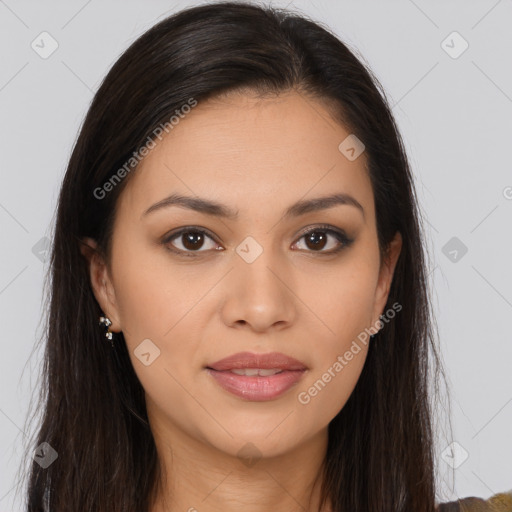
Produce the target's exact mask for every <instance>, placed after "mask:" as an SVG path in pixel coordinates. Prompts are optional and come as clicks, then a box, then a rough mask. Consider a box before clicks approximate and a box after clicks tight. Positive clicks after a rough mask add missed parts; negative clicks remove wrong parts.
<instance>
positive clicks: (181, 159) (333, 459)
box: [27, 3, 442, 512]
mask: <svg viewBox="0 0 512 512" xmlns="http://www.w3.org/2000/svg"><path fill="white" fill-rule="evenodd" d="M277 199H279V201H277ZM420 228H421V226H420V218H419V211H418V206H417V203H416V197H415V193H414V187H413V179H412V176H411V172H410V169H409V164H408V161H407V157H406V154H405V152H404V148H403V143H402V140H401V137H400V135H399V133H398V130H397V128H396V125H395V122H394V120H393V117H392V115H391V112H390V109H389V106H388V105H387V102H386V100H385V95H384V93H383V91H382V87H381V86H380V84H379V83H378V81H377V80H376V79H375V77H373V76H372V74H371V72H370V71H369V70H368V69H366V68H365V67H364V66H363V65H362V64H361V63H360V62H359V60H358V59H357V58H356V57H355V56H354V55H353V53H352V52H351V51H350V50H349V49H348V48H347V46H346V45H344V44H343V43H342V42H340V41H339V40H338V39H337V38H336V37H335V36H334V35H333V34H331V33H330V32H329V31H328V30H327V29H325V28H322V27H321V26H319V25H318V24H315V23H314V22H312V21H310V20H308V19H306V18H304V17H302V16H298V15H295V14H292V13H289V12H286V11H278V10H273V9H270V8H261V7H257V6H254V5H245V4H238V3H212V4H209V5H203V6H201V7H195V8H191V9H188V10H185V11H182V12H180V13H178V14H176V15H174V16H171V17H169V18H167V19H165V20H164V21H162V22H160V23H158V24H157V25H156V26H154V27H153V28H151V29H150V30H149V31H148V32H146V33H145V34H144V35H143V36H142V37H140V38H139V39H138V40H137V41H135V43H134V44H133V45H132V46H131V47H130V48H129V49H128V50H127V51H126V52H125V53H124V54H123V55H122V56H121V57H120V58H119V60H118V61H117V62H116V63H115V64H114V66H113V67H112V69H111V71H110V72H109V73H108V75H107V77H106V78H105V80H104V82H103V83H102V85H101V87H100V89H99V91H98V92H97V94H96V96H95V98H94V101H93V103H92V105H91V107H90V109H89V112H88V114H87V117H86V119H85V121H84V124H83V127H82V129H81V132H80V135H79V137H78V140H77V142H76V145H75V148H74V151H73V154H72V156H71V159H70V162H69V166H68V169H67V172H66V176H65V178H64V182H63V184H62V189H61V193H60V197H59V204H58V212H57V220H56V225H55V236H54V244H53V250H52V258H51V272H52V276H51V277H52V283H51V287H52V288H51V303H50V315H49V322H48V332H47V342H46V353H45V368H44V378H45V382H46V387H45V390H46V396H45V399H44V402H43V403H44V405H43V407H44V411H43V412H44V414H43V421H42V424H41V426H40V429H39V431H38V435H37V441H36V443H35V444H34V446H37V447H38V448H37V450H36V452H37V453H38V456H36V457H34V458H35V462H38V463H37V464H36V463H34V464H33V466H32V470H31V473H30V475H29V482H28V486H27V492H28V510H29V511H36V510H48V511H49V510H51V511H58V512H62V511H65V510H78V509H80V510H95V511H96V510H97V511H102V512H103V511H109V512H111V511H149V512H163V511H170V510H173V511H174V510H188V511H189V512H192V511H195V510H197V511H201V512H202V511H213V510H223V511H227V510H235V509H237V510H238V509H239V507H240V506H241V505H243V506H244V508H245V510H251V511H262V510H265V511H266V510H286V511H295V510H297V511H298V510H308V511H322V512H327V511H331V512H335V511H336V512H338V511H361V512H362V511H382V512H384V511H386V512H389V511H413V510H414V511H415V512H423V511H425V512H426V511H429V512H431V511H433V510H434V509H435V506H436V503H435V485H434V455H433V443H434V439H433V430H432V426H431V422H432V411H431V405H432V404H431V401H430V398H431V397H430V395H429V393H428V382H429V379H433V380H434V382H436V383H437V382H438V380H439V377H440V375H441V374H442V369H441V366H440V364H439V362H438V359H437V358H438V356H437V351H436V346H435V342H434V339H435V336H434V328H433V325H432V321H431V310H430V303H429V300H428V294H427V283H426V280H427V272H428V270H427V268H426V262H425V259H424V247H423V243H422V237H421V229H420Z"/></svg>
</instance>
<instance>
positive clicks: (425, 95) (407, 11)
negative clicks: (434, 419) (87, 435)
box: [0, 0, 512, 512]
mask: <svg viewBox="0 0 512 512" xmlns="http://www.w3.org/2000/svg"><path fill="white" fill-rule="evenodd" d="M198 3H200V2H190V1H185V0H182V1H167V2H164V1H153V2H142V1H123V2H121V1H103V2H100V1H98V0H89V1H86V0H82V1H67V2H65V3H64V2H50V1H45V2H43V1H37V2H36V1H32V2H29V1H15V0H0V54H1V59H2V60H1V63H2V65H1V67H0V111H1V122H0V141H1V142H0V144H1V155H2V160H1V164H0V172H1V188H0V225H1V235H2V236H1V240H2V242H1V243H2V251H1V266H0V317H1V328H2V336H3V337H2V356H3V357H0V376H1V377H0V378H1V385H0V434H1V435H0V468H1V476H0V511H1V512H6V511H13V510H15V511H17V510H21V503H19V502H18V501H14V497H15V496H14V491H13V489H12V486H13V483H14V482H13V477H14V473H15V470H16V469H17V466H18V464H19V461H20V456H21V450H22V447H23V443H24V442H26V440H27V439H28V435H29V432H26V431H24V428H25V427H24V425H25V418H26V414H27V410H28V407H29V400H30V392H31V389H32V388H33V387H34V386H36V385H37V381H36V376H37V372H38V369H39V364H40V360H41V354H40V353H38V352H34V353H33V354H32V356H31V352H32V350H33V346H34V343H35V341H36V339H37V337H38V336H39V335H40V334H41V323H40V320H41V315H42V313H43V311H44V304H43V302H42V299H43V295H42V294H43V277H44V273H45V272H46V270H47V263H46V262H45V261H44V256H45V245H44V244H45V242H44V237H47V236H49V235H50V225H51V223H52V222H53V213H54V208H55V205H56V199H57V194H58V190H59V187H60V182H61V180H62V177H63V173H64V170H65V167H66V163H67V160H68V158H69V155H70V151H71V148H72V145H73V143H74V140H75V138H76V135H77V131H78V129H79V126H80V123H81V121H82V119H83V116H84V114H85V112H86V110H87V108H88V106H89V103H90V101H91V99H92V96H93V93H94V92H95V91H96V89H97V87H98V85H99V83H100V81H101V80H102V78H103V77H104V75H105V74H106V73H107V71H108V69H109V68H110V67H111V65H112V64H113V62H114V61H115V60H116V59H117V57H118V56H119V55H120V53H121V52H122V51H123V50H124V49H125V48H126V47H127V46H128V45H129V44H130V43H131V42H133V41H134V40H135V38H136V37H137V36H139V35H140V34H141V33H142V32H144V31H145V30H147V29H148V28H150V27H151V26H152V25H153V24H154V23H155V22H157V21H159V20H161V19H162V18H163V17H165V16H167V15H168V14H170V13H171V12H174V11H176V10H179V9H181V8H185V7H188V6H190V5H192V4H194V5H195V4H198ZM272 3H273V4H274V5H278V6H285V5H290V7H297V8H299V9H301V10H302V11H303V12H305V13H307V14H309V15H311V16H312V17H313V18H315V19H316V20H318V21H322V22H324V23H326V24H328V25H329V26H330V27H332V29H333V30H334V31H335V32H336V33H337V34H338V36H339V37H340V38H341V39H342V40H343V41H344V42H345V43H347V44H349V45H350V46H351V47H352V48H353V49H357V50H358V52H359V54H360V56H361V55H362V58H363V59H364V61H366V63H367V64H369V65H370V67H371V68H372V70H373V71H374V73H375V74H376V76H377V77H378V79H379V80H380V81H381V83H382V84H383V86H384V87H385V89H386V92H387V94H388V96H389V98H390V101H391V104H392V105H394V106H393V112H394V115H395V117H396V119H397V122H398V124H399V128H400V130H401V132H402V135H403V137H404V140H405V143H406V148H407V151H408V154H409V156H410V159H411V164H412V167H413V170H414V174H415V177H416V186H417V190H418V194H419V199H420V203H421V209H422V211H423V214H424V216H425V219H426V227H427V231H426V238H427V244H428V246H429V253H430V260H431V261H430V275H429V276H430V284H431V287H432V289H433V297H434V309H435V312H436V316H437V323H438V327H439V334H440V341H441V349H442V355H443V359H444V363H445V367H446V370H447V374H448V376H449V384H450V389H451V396H452V419H453V422H452V426H453V439H452V438H451V437H449V432H448V431H447V430H446V424H447V416H446V414H443V413H442V412H441V413H440V414H439V416H438V418H439V419H438V422H439V429H440V431H441V434H442V435H441V437H443V435H444V436H445V438H444V439H441V438H440V439H439V440H438V446H437V451H436V453H437V457H438V469H437V474H438V481H439V499H442V500H448V499H455V498H457V497H463V496H468V495H474V496H481V497H488V496H490V495H491V494H492V493H494V492H498V491H505V490H508V489H511V488H512V435H511V432H512V429H511V425H512V375H511V371H510V367H511V365H510V362H511V356H512V344H511V340H512V334H511V320H512V273H511V270H510V262H511V261H512V243H511V235H512V230H511V220H512V167H511V163H510V146H511V143H512V138H511V134H512V66H511V64H512V59H511V56H512V31H511V30H510V26H511V23H512V1H511V0H499V1H496V0H488V1H487V0H486V1H472V2H468V1H449V2H441V1H437V2H428V1H426V0H414V1H413V0H396V1H387V2H377V1H374V2H370V1H361V0H358V1H347V0H342V1H336V0H304V1H302V0H294V1H293V2H289V1H288V0H287V1H283V2H278V1H275V2H272ZM43 31H47V32H48V33H50V34H51V36H52V37H53V38H54V39H55V40H56V41H57V43H58V45H59V46H58V49H57V50H56V51H55V52H54V53H53V54H52V55H51V56H49V57H48V58H47V59H43V58H41V57H40V55H39V54H38V53H36V51H34V50H33V49H32V47H31V43H32V42H33V41H34V40H35V42H36V43H38V41H39V45H40V46H42V43H40V37H38V36H39V35H40V34H41V32H43ZM454 31H457V32H458V33H459V34H460V35H461V36H462V38H463V40H465V41H467V43H468V44H469V47H468V48H467V50H466V51H464V52H463V53H462V54H461V55H459V56H457V58H454V56H456V54H457V53H458V52H460V50H461V49H463V44H464V42H463V40H462V39H457V37H458V36H453V35H452V36H450V34H452V32H454ZM448 36H449V37H448ZM447 37H448V39H447ZM445 40H446V42H445V43H444V44H443V43H442V42H443V41H445ZM36 43H35V44H36ZM45 48H47V49H48V48H49V43H48V40H46V43H45ZM450 53H451V55H450ZM454 237H455V238H454ZM41 239H43V241H42V242H41ZM34 247H35V249H34ZM464 247H466V248H467V252H466V253H465V254H464V253H463V252H464ZM454 251H456V253H455V252H454ZM451 441H456V442H457V443H458V445H460V447H458V446H457V447H455V448H453V449H452V452H451V457H452V458H450V453H449V451H446V448H447V444H448V443H449V442H451ZM466 453H467V459H466V460H463V459H464V457H465V454H466ZM461 460H463V462H462V463H461ZM453 466H456V467H455V468H453Z"/></svg>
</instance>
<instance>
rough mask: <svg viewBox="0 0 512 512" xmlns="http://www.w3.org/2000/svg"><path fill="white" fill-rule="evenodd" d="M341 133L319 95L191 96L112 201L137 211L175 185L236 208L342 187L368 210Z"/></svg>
mask: <svg viewBox="0 0 512 512" xmlns="http://www.w3.org/2000/svg"><path fill="white" fill-rule="evenodd" d="M349 135H350V132H349V131H348V130H347V128H345V127H343V126H342V125H340V124H339V123H337V122H335V121H334V120H333V119H332V118H331V117H330V115H329V113H328V111H327V110H326V108H325V107H324V106H323V105H322V104H321V103H319V102H317V101H315V100H313V99H311V98H309V97H306V96H304V95H303V94H301V93H297V92H290V93H286V94H281V95H279V96H277V97H272V98H265V99H261V98H256V97H255V96H253V95H250V94H238V93H237V94H230V95H227V96H223V97H222V98H215V99H213V100H210V101H207V102H204V103H199V104H198V105H197V106H195V107H194V108H192V109H191V110H190V111H189V113H187V114H183V115H182V117H180V119H179V122H178V123H177V124H175V125H174V127H173V128H172V130H171V131H170V133H169V134H167V135H165V137H163V139H162V140H161V141H159V140H158V139H155V142H156V145H155V147H154V148H153V149H152V150H151V151H150V152H149V154H148V155H147V156H146V157H145V158H144V160H143V161H142V162H141V163H140V164H139V166H138V168H137V169H136V170H135V171H134V174H133V175H132V176H130V181H129V183H127V186H126V187H125V189H124V190H123V193H122V194H121V197H120V199H119V209H120V210H124V209H129V211H130V212H131V213H132V214H135V213H138V215H139V216H140V215H141V214H142V212H143V211H144V210H146V209H147V208H148V207H149V206H151V205H152V204H153V203H155V202H157V201H159V200H161V199H163V198H164V197H166V196H167V195H169V194H171V193H173V192H179V193H183V194H187V195H198V196H201V197H208V198H210V199H212V200H217V201H219V202H223V203H225V204H228V205H230V206H232V207H233V209H236V210H239V211H240V214H241V216H243V215H244V212H245V208H244V206H251V207H257V208H258V210H259V212H262V211H263V210H268V209H270V210H276V209H279V210H281V209H284V208H285V207H286V206H287V204H288V203H292V202H295V201H297V199H299V198H302V197H305V198H308V197H313V196H318V195H325V194H326V193H333V192H343V193H347V194H351V195H354V196H357V199H358V200H359V202H361V203H366V205H367V206H365V209H369V210H371V205H372V202H373V201H372V198H373V194H372V190H371V183H370V181H369V178H368V173H367V171H366V167H365V166H366V157H365V155H364V153H363V154H362V155H361V156H360V157H358V158H357V159H355V160H353V161H350V160H349V159H347V158H346V157H345V156H344V154H342V153H341V152H340V150H339V145H340V143H341V142H342V141H343V140H345V139H346V138H347V137H348V136H349ZM246 213H247V215H252V214H254V211H249V210H247V212H246Z"/></svg>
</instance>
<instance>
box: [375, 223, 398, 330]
mask: <svg viewBox="0 0 512 512" xmlns="http://www.w3.org/2000/svg"><path fill="white" fill-rule="evenodd" d="M401 250H402V235H401V234H400V232H399V231H397V232H396V233H395V236H394V238H393V240H392V241H391V242H390V244H389V247H388V250H387V252H386V257H385V258H384V260H383V261H382V263H381V267H380V272H379V281H378V284H377V289H376V290H375V307H374V311H373V316H374V318H373V323H372V324H371V325H378V323H377V322H378V320H379V318H380V315H382V313H383V312H384V307H385V306H386V302H387V300H388V296H389V290H390V288H391V283H392V281H393V274H394V272H395V266H396V262H397V260H398V256H399V255H400V252H401Z"/></svg>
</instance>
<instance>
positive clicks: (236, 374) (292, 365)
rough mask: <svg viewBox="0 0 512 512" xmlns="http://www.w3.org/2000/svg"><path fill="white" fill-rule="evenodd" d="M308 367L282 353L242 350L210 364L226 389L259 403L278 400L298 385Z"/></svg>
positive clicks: (215, 377) (210, 370) (209, 367)
mask: <svg viewBox="0 0 512 512" xmlns="http://www.w3.org/2000/svg"><path fill="white" fill-rule="evenodd" d="M307 369H308V368H307V367H306V366H305V365H304V364H303V363H301V362H300V361H299V360H297V359H295V358H293V357H290V356H287V355H285V354H281V353H280V352H270V353H267V354H253V353H251V352H239V353H238V354H233V355H232V356H229V357H226V358H224V359H221V360H220V361H217V362H215V363H212V364H210V365H208V366H207V367H206V371H207V373H208V374H209V375H210V376H211V377H213V379H214V381H215V382H217V384H219V385H220V387H221V388H223V389H224V390H225V391H228V392H229V393H231V394H233V395H235V396H238V397H239V398H243V399H244V400H250V401H256V402H261V401H265V400H274V399H277V398H278V397H280V396H281V395H283V394H284V393H285V392H286V391H288V390H289V389H290V388H292V387H293V386H295V385H296V384H297V383H298V382H299V381H300V380H301V379H302V378H303V376H304V374H305V373H306V371H307Z"/></svg>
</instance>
